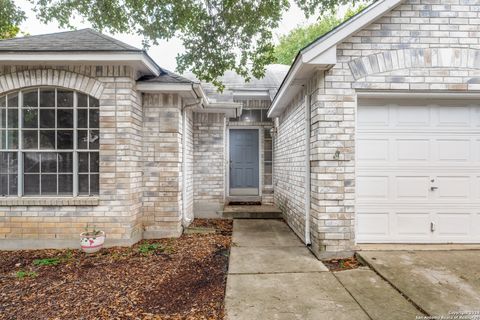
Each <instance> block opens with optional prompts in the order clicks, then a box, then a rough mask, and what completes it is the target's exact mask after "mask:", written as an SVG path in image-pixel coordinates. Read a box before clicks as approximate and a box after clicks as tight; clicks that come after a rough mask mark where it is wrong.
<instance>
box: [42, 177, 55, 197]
mask: <svg viewBox="0 0 480 320" xmlns="http://www.w3.org/2000/svg"><path fill="white" fill-rule="evenodd" d="M41 177H42V178H41V179H42V184H41V186H42V192H41V193H42V194H44V195H53V194H55V195H56V194H57V175H56V174H42V176H41Z"/></svg>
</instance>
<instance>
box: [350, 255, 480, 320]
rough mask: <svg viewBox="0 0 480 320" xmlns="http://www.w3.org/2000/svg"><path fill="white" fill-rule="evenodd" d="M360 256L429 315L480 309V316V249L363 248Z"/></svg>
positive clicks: (479, 314)
mask: <svg viewBox="0 0 480 320" xmlns="http://www.w3.org/2000/svg"><path fill="white" fill-rule="evenodd" d="M359 255H360V256H361V257H362V258H363V259H364V260H365V261H366V262H367V263H368V264H369V265H370V266H371V267H372V268H373V269H374V270H375V271H376V272H377V273H378V274H379V275H381V276H382V277H383V278H385V279H386V280H387V281H388V282H389V283H390V284H391V285H392V286H393V287H395V288H396V289H397V290H399V291H400V292H401V293H403V294H404V295H405V296H407V297H408V298H409V299H410V300H411V301H412V302H413V303H414V304H415V305H416V306H417V307H419V308H420V309H422V310H423V311H425V312H426V313H427V314H429V315H431V316H441V315H447V314H448V313H449V312H456V311H464V312H465V311H478V312H479V313H478V314H477V317H476V318H474V317H472V319H480V250H467V251H362V252H360V253H359ZM461 319H463V318H461Z"/></svg>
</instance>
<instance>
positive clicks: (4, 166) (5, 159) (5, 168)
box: [0, 152, 9, 173]
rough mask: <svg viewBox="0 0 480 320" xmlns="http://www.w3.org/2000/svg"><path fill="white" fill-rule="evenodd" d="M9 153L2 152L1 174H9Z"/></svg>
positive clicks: (0, 156)
mask: <svg viewBox="0 0 480 320" xmlns="http://www.w3.org/2000/svg"><path fill="white" fill-rule="evenodd" d="M8 154H9V153H8V152H0V173H8Z"/></svg>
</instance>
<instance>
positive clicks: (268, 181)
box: [263, 175, 272, 185]
mask: <svg viewBox="0 0 480 320" xmlns="http://www.w3.org/2000/svg"><path fill="white" fill-rule="evenodd" d="M263 180H264V182H263V184H265V185H272V176H271V175H266V176H264V177H263Z"/></svg>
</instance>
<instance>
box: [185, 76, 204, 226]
mask: <svg viewBox="0 0 480 320" xmlns="http://www.w3.org/2000/svg"><path fill="white" fill-rule="evenodd" d="M192 91H193V92H194V93H195V96H196V97H197V98H196V100H195V102H194V103H191V104H186V105H184V106H183V108H182V226H183V227H184V228H186V227H188V225H189V224H190V223H191V222H192V221H193V220H191V219H189V217H187V206H186V199H187V165H186V162H187V111H188V109H190V108H194V107H197V106H199V105H203V102H204V100H203V99H202V98H200V97H199V96H198V94H197V92H196V91H195V86H194V84H193V83H192Z"/></svg>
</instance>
